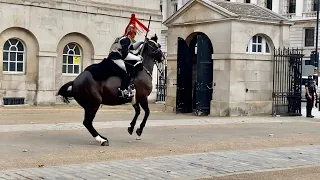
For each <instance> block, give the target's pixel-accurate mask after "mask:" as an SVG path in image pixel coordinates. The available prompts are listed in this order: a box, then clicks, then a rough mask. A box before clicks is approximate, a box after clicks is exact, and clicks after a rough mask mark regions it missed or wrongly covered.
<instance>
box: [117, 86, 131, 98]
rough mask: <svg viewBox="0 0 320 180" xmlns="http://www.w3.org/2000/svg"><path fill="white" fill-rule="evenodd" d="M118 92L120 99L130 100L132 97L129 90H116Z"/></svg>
mask: <svg viewBox="0 0 320 180" xmlns="http://www.w3.org/2000/svg"><path fill="white" fill-rule="evenodd" d="M118 90H119V92H120V97H122V98H130V97H133V96H134V94H133V93H132V92H131V90H127V89H124V90H121V89H120V88H118Z"/></svg>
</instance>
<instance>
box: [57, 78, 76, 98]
mask: <svg viewBox="0 0 320 180" xmlns="http://www.w3.org/2000/svg"><path fill="white" fill-rule="evenodd" d="M72 86H73V81H69V82H67V83H66V84H64V85H63V86H61V88H60V89H59V91H58V92H57V94H56V96H58V95H60V96H62V100H63V102H64V103H70V101H69V99H71V98H72V97H73V96H72ZM69 88H70V89H69Z"/></svg>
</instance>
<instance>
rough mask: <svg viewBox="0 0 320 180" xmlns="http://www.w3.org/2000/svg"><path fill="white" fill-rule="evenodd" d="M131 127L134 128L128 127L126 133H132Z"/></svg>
mask: <svg viewBox="0 0 320 180" xmlns="http://www.w3.org/2000/svg"><path fill="white" fill-rule="evenodd" d="M133 129H134V128H132V127H128V133H129V134H130V135H132V133H133Z"/></svg>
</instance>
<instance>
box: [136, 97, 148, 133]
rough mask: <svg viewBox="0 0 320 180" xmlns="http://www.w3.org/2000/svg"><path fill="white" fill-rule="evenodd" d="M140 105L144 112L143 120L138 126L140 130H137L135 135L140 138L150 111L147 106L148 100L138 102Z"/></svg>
mask: <svg viewBox="0 0 320 180" xmlns="http://www.w3.org/2000/svg"><path fill="white" fill-rule="evenodd" d="M140 105H141V107H142V109H143V110H144V112H145V113H144V117H143V120H142V122H141V124H140V128H138V129H137V131H136V133H137V135H138V136H141V134H142V131H143V128H144V127H145V126H146V123H147V120H148V117H149V115H150V109H149V105H148V98H147V97H146V98H145V99H144V100H143V101H142V102H140Z"/></svg>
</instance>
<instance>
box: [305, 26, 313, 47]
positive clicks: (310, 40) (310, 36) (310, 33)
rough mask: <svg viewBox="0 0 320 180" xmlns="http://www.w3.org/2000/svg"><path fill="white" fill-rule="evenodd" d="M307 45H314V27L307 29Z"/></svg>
mask: <svg viewBox="0 0 320 180" xmlns="http://www.w3.org/2000/svg"><path fill="white" fill-rule="evenodd" d="M304 38H305V39H304V41H305V42H304V43H305V46H309V47H310V46H314V28H308V29H305V37H304Z"/></svg>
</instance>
